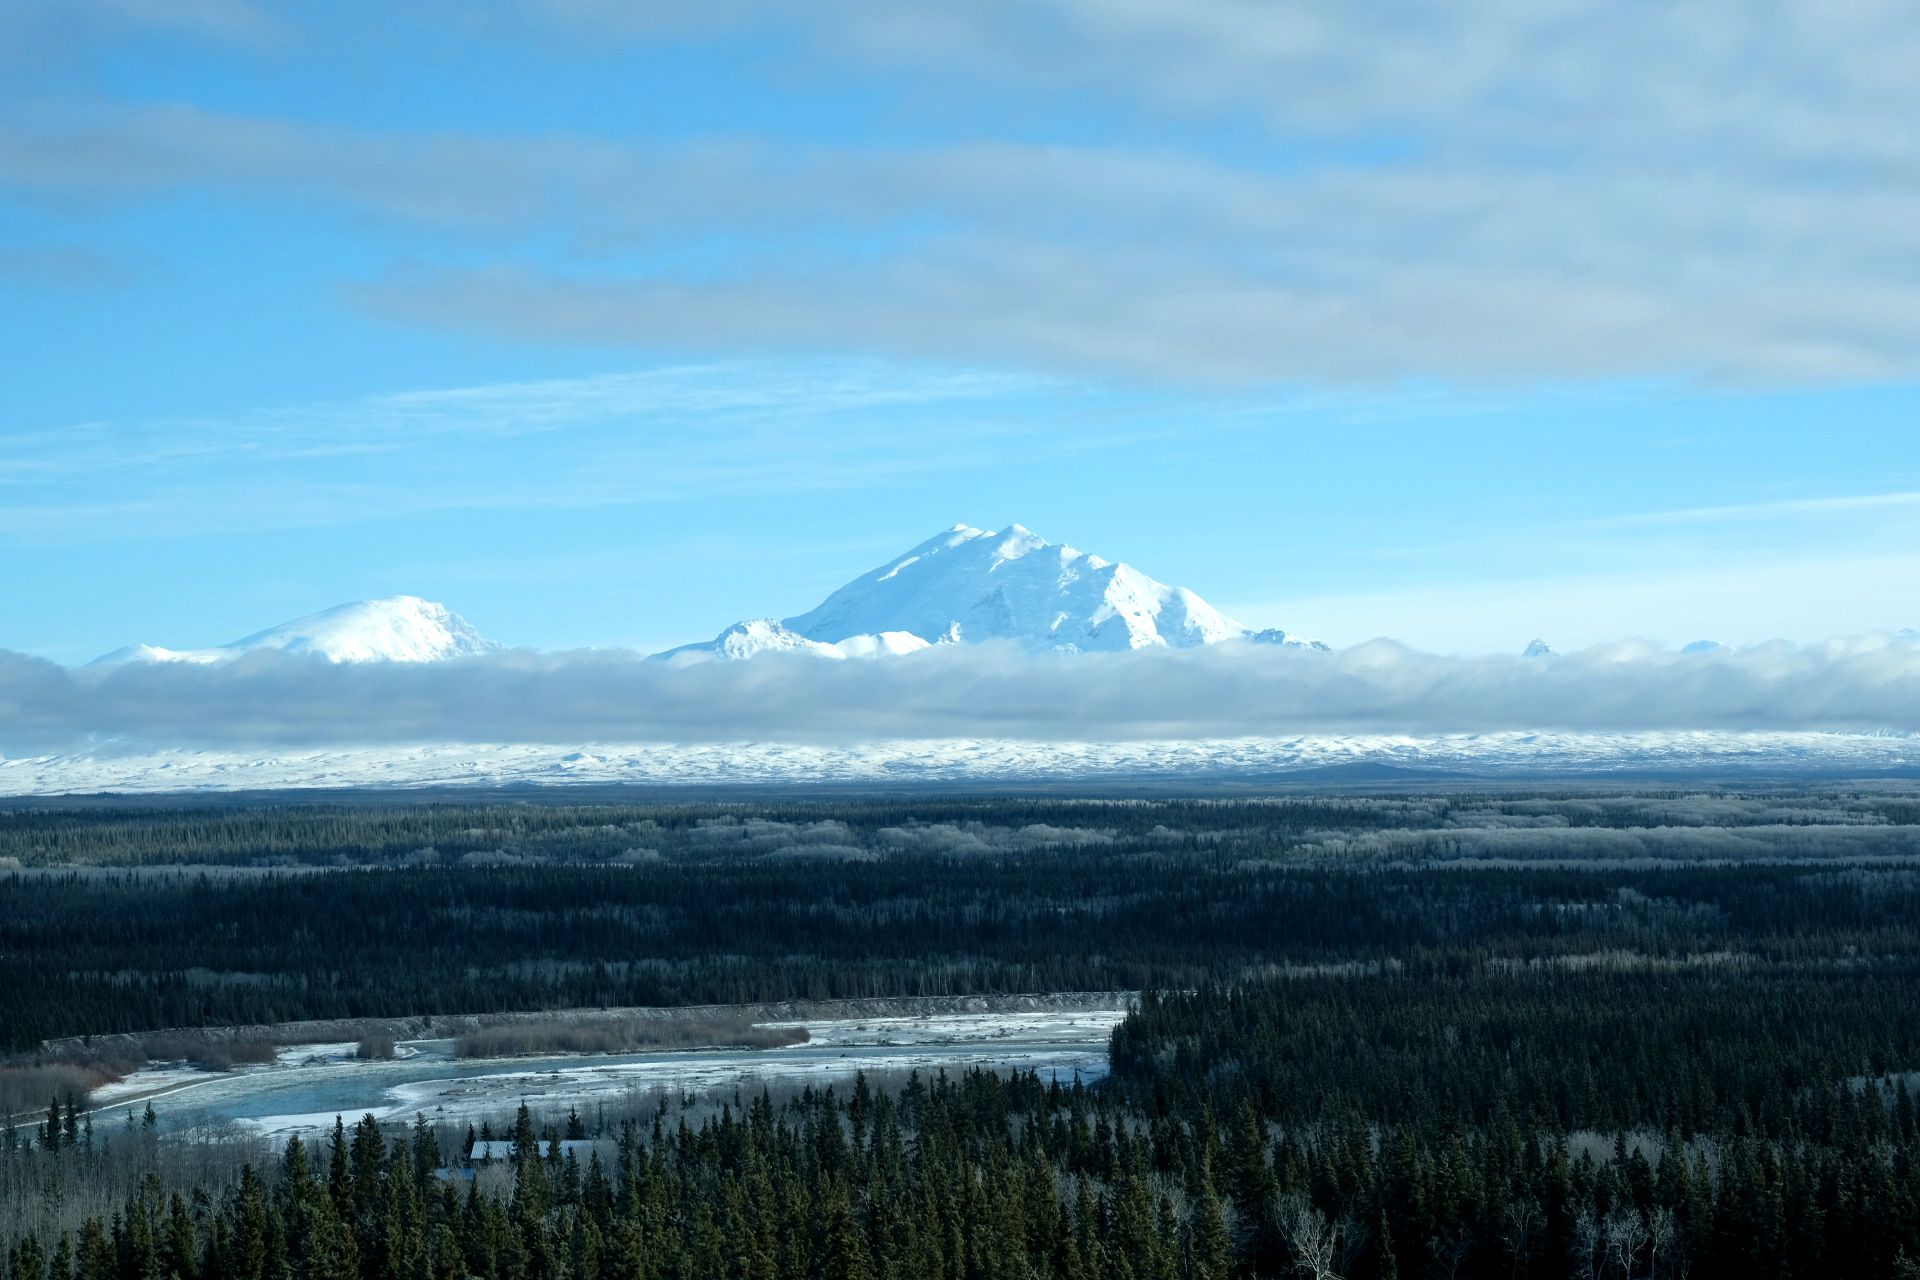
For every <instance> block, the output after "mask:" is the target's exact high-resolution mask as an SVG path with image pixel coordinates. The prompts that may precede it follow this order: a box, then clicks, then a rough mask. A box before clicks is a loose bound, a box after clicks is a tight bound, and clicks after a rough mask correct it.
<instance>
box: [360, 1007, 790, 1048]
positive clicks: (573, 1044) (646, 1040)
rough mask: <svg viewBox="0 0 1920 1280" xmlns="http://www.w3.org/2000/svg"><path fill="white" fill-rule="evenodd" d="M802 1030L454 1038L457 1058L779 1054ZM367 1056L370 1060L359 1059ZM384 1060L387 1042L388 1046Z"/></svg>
mask: <svg viewBox="0 0 1920 1280" xmlns="http://www.w3.org/2000/svg"><path fill="white" fill-rule="evenodd" d="M808 1038H809V1037H808V1034H807V1029H806V1028H805V1027H765V1026H755V1025H753V1024H751V1023H747V1022H707V1021H699V1020H694V1019H687V1018H635V1017H627V1018H621V1019H617V1020H596V1021H593V1022H588V1023H581V1022H513V1023H508V1024H506V1025H503V1026H498V1027H481V1028H479V1029H478V1030H475V1031H468V1032H464V1033H462V1034H461V1035H459V1036H456V1037H455V1038H454V1042H453V1053H454V1056H455V1057H457V1058H509V1057H520V1056H524V1055H527V1054H534V1053H642V1052H647V1051H651V1050H656V1049H783V1048H787V1047H788V1046H791V1045H796V1044H805V1043H806V1042H807V1040H808ZM365 1056H371V1055H365ZM386 1056H388V1057H392V1056H393V1055H392V1043H391V1042H390V1041H389V1042H388V1053H387V1055H386Z"/></svg>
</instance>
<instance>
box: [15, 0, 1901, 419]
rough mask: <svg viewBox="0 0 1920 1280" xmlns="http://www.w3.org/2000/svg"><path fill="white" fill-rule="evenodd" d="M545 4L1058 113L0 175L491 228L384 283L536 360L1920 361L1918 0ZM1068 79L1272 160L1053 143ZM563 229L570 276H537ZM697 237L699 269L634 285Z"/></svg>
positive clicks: (196, 118) (1614, 368)
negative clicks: (465, 260)
mask: <svg viewBox="0 0 1920 1280" xmlns="http://www.w3.org/2000/svg"><path fill="white" fill-rule="evenodd" d="M527 8H528V10H529V11H531V12H533V13H535V14H536V15H539V16H541V17H543V18H544V19H545V20H547V21H551V22H554V23H557V24H559V25H560V26H561V27H562V28H564V29H569V30H574V31H577V32H580V33H582V34H583V35H584V36H585V37H587V38H590V39H592V40H595V41H601V40H605V39H607V38H609V37H612V38H615V39H620V38H625V39H630V40H634V41H653V40H665V39H688V38H698V37H700V36H702V35H710V34H714V33H722V32H727V31H731V30H740V29H748V28H751V29H752V30H754V31H756V32H761V33H779V32H785V33H786V36H787V38H788V42H789V49H788V52H789V56H790V57H791V58H793V59H794V62H793V65H794V66H795V67H798V68H807V69H810V70H811V72H812V74H815V75H817V74H819V67H820V65H821V59H828V60H837V61H839V62H841V63H846V62H848V61H851V62H852V63H855V64H857V65H858V66H860V67H861V68H864V69H870V70H872V69H877V70H878V71H879V72H880V73H881V74H882V75H886V76H891V77H894V81H893V82H892V83H893V88H894V91H896V92H909V91H906V90H902V89H900V87H899V81H900V80H901V79H902V78H911V79H914V80H916V81H917V80H918V79H919V78H921V77H930V78H931V79H930V81H929V85H930V87H929V88H928V89H927V90H926V92H928V93H930V94H934V95H936V96H937V95H938V94H939V93H940V92H941V88H942V86H946V87H953V88H956V89H957V88H958V87H959V86H961V85H970V86H976V87H977V85H978V84H979V83H981V82H983V81H984V82H985V83H988V84H991V85H993V86H995V88H996V92H999V93H1002V94H1005V95H1010V102H1011V105H1010V106H1009V107H1008V114H1007V117H1006V118H1008V119H1017V120H1019V121H1021V122H1022V125H1021V128H1020V129H1019V137H1018V139H1017V140H1015V139H1014V138H1012V137H1008V136H1002V137H998V138H995V137H983V136H980V135H979V134H978V133H976V132H969V130H973V129H978V128H980V127H982V126H979V125H977V124H972V123H967V122H966V121H970V119H971V118H970V117H962V121H963V123H960V124H958V125H957V126H956V127H955V128H954V129H953V130H952V131H951V133H950V134H949V135H947V136H944V137H942V139H941V140H940V141H936V142H915V143H913V144H911V145H898V144H896V145H888V144H887V143H886V142H884V141H880V142H870V143H869V144H868V145H863V146H858V147H852V146H849V147H837V146H830V145H818V144H798V143H795V142H794V141H793V140H791V139H787V140H778V141H776V140H772V139H758V140H755V139H750V138H738V137H734V138H728V139H724V140H719V139H707V140H702V139H694V140H681V141H677V142H672V143H652V144H647V145H635V144H632V143H629V142H625V141H621V140H617V139H610V138H596V137H583V136H577V135H555V136H537V137H536V136H525V135H520V136H509V135H479V134H457V133H443V134H405V133H366V132H359V131H354V130H347V129H341V128H335V127H327V126H321V125H317V124H314V123H311V122H302V121H294V120H285V119H266V118H251V117H243V116H236V115H230V114H221V113H216V112H210V111H205V110H200V109H196V108H193V107H190V106H168V107H157V106H132V107H128V106H119V107H111V106H101V107H99V108H98V109H97V110H95V111H93V112H91V113H82V114H79V115H69V116H68V117H67V118H66V119H65V122H64V124H59V125H51V124H49V123H48V120H49V119H50V118H51V117H50V116H49V115H48V114H47V113H44V112H41V113H36V114H35V115H34V116H33V117H32V118H31V119H30V120H29V119H28V118H25V117H21V118H18V119H16V120H14V121H13V122H11V123H8V122H5V121H0V175H4V177H0V182H3V183H5V184H8V185H12V186H16V187H26V188H31V189H38V190H53V191H60V192H78V193H86V194H92V195H95V196H99V197H107V198H126V197H133V196H140V195H143V194H146V193H151V192H156V191H169V190H177V189H189V188H191V189H199V188H213V189H216V190H222V191H226V192H230V193H239V194H240V195H242V196H245V197H247V198H251V199H264V200H268V201H270V202H271V201H297V202H300V203H302V204H311V203H313V202H316V201H319V202H331V203H333V204H334V205H336V206H338V207H343V208H347V209H351V210H354V211H357V212H363V213H371V214H374V215H376V216H379V217H383V218H387V219H392V220H396V221H400V222H405V223H409V224H416V225H425V226H429V227H433V228H435V229H439V230H442V231H444V232H446V233H449V234H455V235H459V236H463V237H480V238H484V239H486V240H487V242H488V243H489V244H491V245H493V246H495V248H496V250H497V251H496V252H495V253H493V254H492V255H491V260H492V261H493V262H495V263H496V264H497V265H495V266H494V267H492V268H490V269H484V270H481V269H473V268H470V267H448V266H444V265H436V264H434V263H433V262H431V261H429V262H426V263H423V264H420V265H417V266H415V267H414V268H411V269H408V270H404V271H396V272H393V273H391V274H389V275H387V276H385V277H383V278H380V279H376V280H373V281H365V282H361V283H360V284H359V285H358V286H357V287H355V288H354V289H353V290H352V295H351V296H353V297H354V298H355V299H356V300H357V301H358V302H359V303H360V304H361V305H362V306H364V307H365V308H367V309H369V310H371V311H373V312H375V313H377V314H379V315H382V316H386V317H390V318H396V319H400V320H404V321H409V322H414V323H420V324H426V325H432V326H439V327H448V328H456V329H467V330H475V331H480V332H485V333H489V334H496V335H505V336H509V337H533V338H539V339H545V340H560V341H573V342H581V343H589V344H601V343H606V342H610V341H611V342H623V343H631V344H635V345H644V346H650V347H651V346H659V345H667V346H680V347H692V348H698V349H702V350H708V349H737V348H753V349H764V348H768V347H774V348H780V347H792V346H805V347H820V346H826V347H830V348H835V349H843V350H856V351H862V352H882V353H886V354H890V355H907V356H934V357H940V358H956V359H990V360H1017V361H1025V362H1030V363H1036V364H1041V365H1045V366H1049V367H1057V368H1066V369H1071V370H1077V371H1084V370H1094V371H1102V372H1119V373H1124V374H1133V375H1147V376H1152V377H1156V378H1166V379H1172V380H1176V381H1226V382H1244V381H1262V380H1271V379H1305V380H1312V381H1352V382H1371V381H1382V380H1386V381H1391V380H1395V379H1401V378H1406V377H1421V376H1438V377H1445V378H1451V379H1463V380H1474V379H1483V380H1490V381H1501V380H1513V379H1521V380H1527V379H1534V378H1542V377H1547V378H1552V377H1609V376H1639V375H1683V376H1685V375H1698V376H1706V377H1712V378H1721V379H1727V380H1732V381H1744V382H1779V381H1796V380H1840V381H1844V380H1857V379H1877V378H1896V377H1907V376H1913V375H1915V374H1916V373H1920V301H1917V300H1916V299H1920V290H1916V289H1915V287H1914V285H1915V283H1916V277H1917V276H1920V230H1916V228H1920V179H1917V178H1916V176H1915V175H1916V168H1915V165H1914V161H1915V159H1916V158H1917V157H1920V143H1916V142H1915V141H1914V139H1913V137H1912V135H1911V131H1903V130H1901V129H1898V128H1895V127H1891V123H1890V122H1894V121H1899V120H1905V119H1911V118H1913V117H1914V116H1915V114H1916V112H1917V111H1920V80H1916V78H1915V77H1913V76H1912V75H1911V74H1910V69H1911V67H1912V66H1914V65H1916V64H1917V63H1920V17H1916V16H1915V14H1914V11H1913V10H1912V9H1911V7H1910V6H1899V5H1894V4H1880V3H1872V2H1868V0H1843V2H1842V3H1837V4H1834V5H1829V6H1819V7H1818V8H1817V9H1816V8H1813V7H1804V6H1802V7H1795V6H1786V7H1778V6H1776V7H1771V8H1764V9H1762V8H1756V7H1754V6H1751V5H1744V4H1739V3H1734V2H1733V0H1709V2H1708V3H1704V4H1701V5H1694V6H1681V7H1669V8H1660V7H1655V6H1638V7H1635V8H1634V9H1632V10H1631V11H1629V12H1625V13H1623V12H1622V11H1620V10H1619V9H1618V8H1617V6H1610V5H1604V4H1598V3H1575V2H1570V0H1566V2H1561V3H1550V4H1517V3H1505V2H1492V0H1477V2H1474V3H1467V4H1462V5H1451V6H1392V7H1390V8H1389V9H1386V10H1382V9H1379V8H1377V7H1370V6H1306V5H1274V4H1264V3H1263V4H1252V3H1247V2H1246V0H1191V2H1190V3H1184V4H1170V3H1160V2H1158V0H1042V2H1041V3H1037V4H1018V5H1016V4H1012V3H1002V2H1000V0H985V2H983V3H978V4H968V5H959V6H945V7H941V8H938V9H929V8H927V7H924V6H897V5H885V4H879V3H873V2H871V0H841V2H838V3H825V4H821V5H807V6H771V5H762V4H757V3H737V4H718V5H713V6H704V7H703V8H702V10H701V12H700V13H699V14H697V15H694V14H692V13H691V12H690V11H689V12H681V13H676V14H671V15H668V16H666V17H662V16H660V15H659V13H658V11H657V10H656V9H655V8H654V7H650V6H633V5H625V4H612V3H599V2H597V0H551V2H550V3H547V4H532V5H529V6H527ZM943 77H951V79H945V78H943ZM883 83H885V82H883ZM1063 87H1065V88H1067V89H1070V90H1072V91H1073V92H1074V93H1076V94H1080V95H1092V97H1093V99H1094V100H1095V101H1096V102H1100V101H1106V100H1110V99H1124V100H1127V101H1128V102H1129V103H1130V106H1131V109H1137V110H1139V111H1142V112H1144V113H1146V115H1147V116H1148V117H1149V118H1159V117H1164V116H1171V117H1174V118H1178V119H1180V120H1182V121H1184V122H1185V123H1186V124H1187V125H1189V126H1192V127H1195V128H1198V129H1199V130H1200V131H1201V132H1200V134H1199V135H1197V136H1199V137H1201V138H1202V139H1207V138H1208V137H1209V135H1207V134H1206V133H1205V130H1206V129H1208V128H1210V127H1211V126H1213V125H1215V124H1217V123H1219V122H1222V121H1226V122H1229V123H1231V124H1232V125H1233V126H1234V127H1235V129H1236V130H1239V129H1244V128H1246V127H1247V126H1249V125H1251V126H1252V127H1253V130H1254V132H1255V133H1256V134H1257V135H1261V136H1262V138H1263V141H1258V142H1255V143H1253V144H1250V145H1249V144H1246V143H1245V142H1241V143H1231V142H1229V143H1224V144H1223V143H1221V142H1220V140H1218V139H1213V140H1211V141H1203V142H1202V143H1201V144H1198V145H1185V146H1184V147H1183V146H1182V145H1181V144H1176V143H1168V142H1166V141H1163V140H1160V139H1163V138H1166V137H1175V138H1180V137H1185V136H1190V135H1187V134H1183V133H1182V132H1181V131H1180V130H1174V131H1171V132H1167V133H1163V132H1160V131H1157V130H1141V131H1139V133H1138V134H1136V135H1134V136H1115V137H1112V138H1104V139H1100V140H1098V141H1095V142H1084V141H1081V142H1076V143H1075V144H1073V145H1049V144H1048V143H1047V142H1046V141H1044V140H1045V139H1046V138H1047V137H1049V136H1050V134H1051V133H1053V132H1056V131H1055V130H1053V129H1052V118H1053V116H1054V115H1055V114H1056V113H1057V111H1058V109H1059V105H1060V100H1061V99H1060V91H1061V89H1062V88H1063ZM929 114H930V115H933V116H935V117H938V116H939V114H940V111H939V109H937V108H929ZM1115 118H1124V115H1123V114H1122V115H1116V117H1115ZM989 127H990V126H989ZM929 132H930V133H933V134H935V135H938V134H939V131H938V130H930V131H929ZM1058 132H1060V133H1061V135H1062V136H1077V137H1084V130H1081V131H1078V132H1077V133H1075V134H1072V135H1069V134H1068V133H1067V131H1065V130H1060V131H1058ZM1145 137H1151V138H1154V139H1156V141H1154V142H1151V143H1146V142H1143V141H1142V140H1141V139H1142V138H1145ZM1034 139H1039V141H1035V140H1034ZM527 232H539V233H559V235H560V237H561V238H564V239H565V240H566V242H567V243H568V244H569V245H571V246H572V250H571V257H570V259H569V260H568V261H566V262H565V263H563V264H562V265H560V266H555V265H554V264H553V263H552V262H549V261H540V262H535V261H533V260H531V259H529V258H525V257H522V256H521V255H520V253H519V247H520V245H521V243H522V241H523V240H524V238H525V233H527ZM540 238H542V239H547V238H551V236H550V235H549V234H543V235H542V236H541V237H540ZM850 242H851V243H856V244H859V245H860V246H861V249H860V251H859V252H858V253H849V252H847V251H846V248H845V246H846V245H847V244H848V243H850ZM664 245H671V246H672V247H673V248H674V250H675V252H674V254H673V255H671V256H672V257H673V258H674V259H675V260H678V261H684V262H691V263H693V264H694V265H693V266H692V267H689V268H687V269H685V270H682V271H675V270H671V269H661V270H660V271H657V272H654V273H651V274H649V273H643V272H636V271H634V270H633V269H631V268H622V269H614V268H612V267H610V265H609V263H610V262H611V261H612V260H613V259H612V258H611V257H609V256H608V255H609V254H611V253H614V252H617V251H625V250H631V249H634V248H640V249H647V248H652V247H658V246H664ZM702 245H714V246H724V251H721V250H720V249H718V248H716V249H715V252H714V253H713V254H712V255H711V258H712V260H711V261H708V260H706V258H707V256H708V255H703V254H702V253H701V251H700V246H702ZM796 263H804V264H806V265H805V266H795V265H794V264H796Z"/></svg>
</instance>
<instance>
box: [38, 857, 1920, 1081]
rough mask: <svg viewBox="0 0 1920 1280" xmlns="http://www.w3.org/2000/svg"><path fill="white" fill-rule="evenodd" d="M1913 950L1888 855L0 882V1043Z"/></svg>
mask: <svg viewBox="0 0 1920 1280" xmlns="http://www.w3.org/2000/svg"><path fill="white" fill-rule="evenodd" d="M1916 955H1920V872H1916V871H1915V870H1913V869H1909V868H1906V867H1904V866H1898V865H1895V866H1879V865H1872V866H1860V867H1846V866H1839V867H1826V866H1817V867H1809V866H1775V865H1763V866H1747V867H1741V868H1728V867H1715V866H1680V867H1648V868H1633V867H1623V868H1612V867H1571V868H1569V867H1548V868H1542V869H1522V868H1508V867H1480V868H1476V869H1471V870H1466V869H1450V868H1437V869H1427V868H1419V867H1392V866H1381V867H1371V868H1363V869H1357V870H1343V869H1337V868H1320V867H1293V866H1289V865H1286V864H1284V863H1278V862H1274V861H1270V860H1257V859H1256V860H1248V859H1242V858H1238V857H1236V856H1233V855H1231V854H1227V853H1220V852H1210V851H1207V850H1187V851H1184V852H1180V853H1166V854H1126V853H1115V852H1112V851H1110V850H1101V849H1077V850H1051V851H1040V852H1033V853H1026V854H1007V855H995V856H989V857H978V856H967V857H926V858H915V859H887V860H881V861H878V862H870V863H846V862H839V861H824V862H808V861H793V862H778V863H775V862H768V861H765V860H760V859H707V860H700V861H692V862H683V861H677V860H660V861H654V862H647V863H641V864H636V865H633V866H627V867H541V868H515V867H495V868H475V869H467V870H458V871H455V870H447V869H405V870H390V871H341V872H329V873H325V874H314V873H290V874H262V875H249V876H219V875H201V874H196V873H181V874H171V873H154V872H148V873H142V874H139V875H110V874H102V873H71V874H60V875H56V874H39V875H31V876H25V875H21V876H0V1047H4V1048H6V1049H11V1050H15V1051H19V1050H32V1049H33V1048H35V1047H36V1046H38V1045H39V1044H40V1042H41V1041H42V1040H44V1039H48V1038H53V1037H68V1036H84V1035H99V1034H105V1033H124V1032H139V1031H146V1030H151V1029H155V1028H162V1027H182V1026H201V1025H225V1024H265V1023H274V1022H284V1021H296V1020H304V1019H335V1018H339V1019H354V1018H364V1017H390V1016H401V1015H412V1014H453V1013H478V1012H490V1011H498V1010H503V1009H520V1010H541V1009H556V1008H572V1007H601V1006H628V1005H704V1004H731V1003H751V1002H761V1001H772V1000H808V999H834V998H870V997H885V996H914V995H955V994H974V993H992V992H1026V991H1062V990H1142V989H1147V988H1192V987H1197V986H1201V985H1205V984H1208V983H1232V982H1240V981H1242V980H1245V979H1247V978H1257V977H1259V976H1261V975H1263V974H1266V973H1271V972H1294V971H1298V970H1301V969H1303V968H1305V969H1312V968H1315V967H1323V966H1328V965H1333V966H1359V967H1361V968H1370V969H1373V970H1389V969H1392V968H1394V967H1396V966H1398V967H1401V968H1404V969H1405V970H1406V971H1407V972H1417V973H1422V974H1424V973H1430V972H1433V971H1434V970H1435V969H1436V967H1438V968H1440V969H1441V970H1442V971H1444V968H1445V966H1446V965H1447V964H1450V963H1452V962H1453V961H1452V959H1450V958H1449V957H1465V958H1466V959H1467V960H1469V961H1477V959H1478V958H1482V957H1503V958H1507V959H1509V960H1511V961H1513V962H1515V963H1526V964H1548V965H1556V966H1573V965H1583V964H1606V965H1621V964H1674V963H1696V962H1701V961H1703V960H1706V959H1714V958H1718V960H1719V961H1725V962H1729V963H1736V964H1737V963H1773V962H1782V961H1790V962H1796V963H1808V964H1817V963H1834V964H1841V963H1844V964H1847V965H1851V966H1859V967H1864V968H1866V969H1868V970H1871V969H1872V968H1873V966H1875V965H1878V964H1879V963H1881V962H1882V961H1883V960H1885V959H1886V958H1889V957H1892V958H1898V957H1912V956H1916Z"/></svg>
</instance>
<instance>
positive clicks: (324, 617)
mask: <svg viewBox="0 0 1920 1280" xmlns="http://www.w3.org/2000/svg"><path fill="white" fill-rule="evenodd" d="M497 648H499V646H498V645H496V644H495V643H494V642H493V641H491V640H488V639H486V638H485V637H483V636H482V635H481V634H480V633H479V632H478V631H475V630H474V629H473V626H472V625H471V624H470V623H468V621H467V620H466V619H465V618H462V617H461V616H460V615H459V614H457V613H455V612H454V611H453V610H451V609H449V608H447V606H445V605H443V604H436V603H434V602H433V601H431V600H422V599H421V598H420V597H419V596H389V597H387V598H386V599H384V600H360V601H356V602H355V603H352V604H342V605H335V606H334V607H333V608H331V609H323V610H321V611H320V612H319V613H313V614H308V615H307V616H306V617H304V618H296V619H294V620H293V621H292V622H286V623H282V624H281V625H279V626H277V627H269V628H268V629H267V630H265V631H257V632H255V633H254V634H253V635H250V636H247V637H245V638H243V639H240V640H235V641H233V642H232V643H231V644H223V645H219V646H217V647H215V648H212V649H162V648H160V647H158V646H156V645H147V644H140V645H130V646H129V647H127V648H125V649H117V650H115V651H114V652H112V653H109V654H107V655H106V656H105V657H102V658H97V659H95V660H94V663H93V665H96V666H98V665H102V664H110V663H120V662H196V663H209V662H224V661H227V660H229V659H232V658H237V657H239V656H241V655H242V654H247V653H253V652H256V651H258V650H261V649H278V650H280V651H281V652H283V653H296V654H313V655H315V656H318V657H322V658H325V659H326V660H327V661H328V662H433V661H436V660H438V659H441V658H460V657H466V656H468V655H471V654H477V653H487V652H489V651H491V650H493V649H497Z"/></svg>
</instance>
